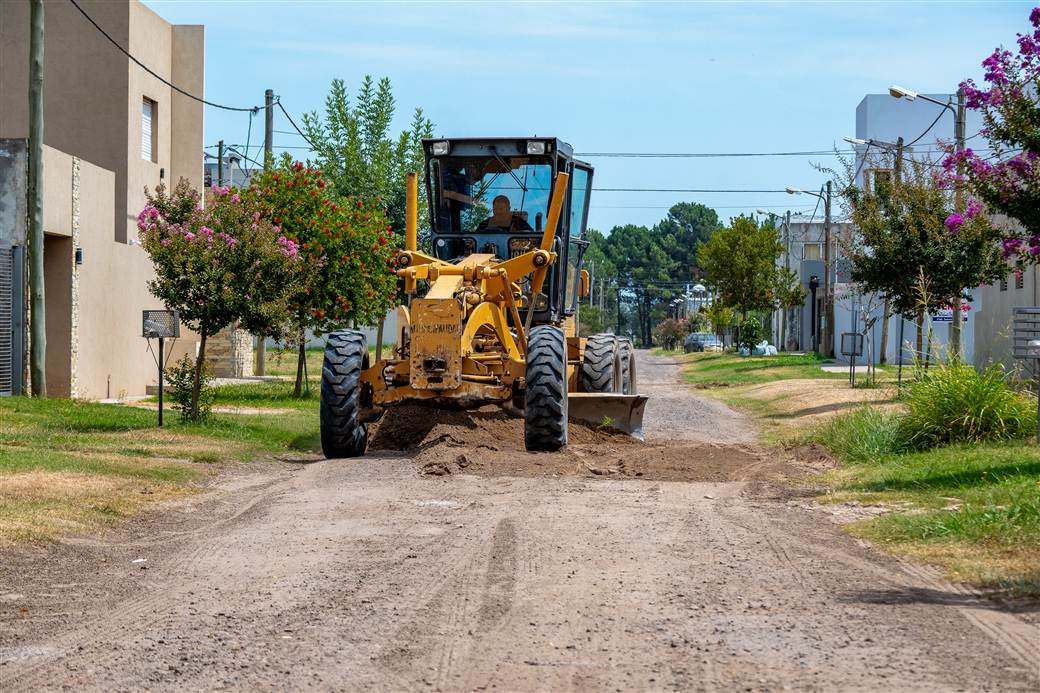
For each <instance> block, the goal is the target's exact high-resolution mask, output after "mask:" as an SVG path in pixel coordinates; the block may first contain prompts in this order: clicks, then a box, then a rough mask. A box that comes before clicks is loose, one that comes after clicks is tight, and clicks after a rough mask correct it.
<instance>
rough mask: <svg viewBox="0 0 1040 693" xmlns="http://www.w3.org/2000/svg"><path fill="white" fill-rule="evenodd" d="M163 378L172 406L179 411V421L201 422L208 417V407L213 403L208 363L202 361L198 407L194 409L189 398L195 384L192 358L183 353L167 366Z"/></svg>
mask: <svg viewBox="0 0 1040 693" xmlns="http://www.w3.org/2000/svg"><path fill="white" fill-rule="evenodd" d="M165 380H166V384H167V386H168V388H169V390H168V392H169V397H170V399H171V400H173V408H174V409H176V410H177V411H178V412H180V415H181V421H183V422H184V423H201V422H203V421H205V420H206V419H207V418H209V414H210V407H211V406H212V404H213V388H212V387H210V381H211V380H212V378H211V377H210V374H209V364H208V363H206V362H205V361H204V362H203V363H202V370H201V371H200V379H199V400H198V407H196V408H194V409H193V408H192V402H191V400H192V391H193V389H194V386H195V362H194V361H193V360H192V358H191V357H190V356H188V355H187V354H185V355H184V356H183V357H182V358H181V360H180V361H178V362H177V363H176V364H175V365H173V366H168V367H167V368H166V378H165Z"/></svg>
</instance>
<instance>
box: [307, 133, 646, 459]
mask: <svg viewBox="0 0 1040 693" xmlns="http://www.w3.org/2000/svg"><path fill="white" fill-rule="evenodd" d="M423 149H424V152H425V167H424V172H425V183H426V193H427V199H428V200H429V209H430V221H431V224H430V225H431V229H430V231H431V233H430V238H431V244H432V249H433V255H427V254H425V253H423V252H420V251H419V250H418V244H417V237H418V222H417V217H418V214H417V212H418V179H417V176H416V175H415V174H409V176H408V179H407V195H406V216H407V223H406V236H405V248H404V250H402V251H400V252H399V254H398V255H397V269H396V272H397V275H398V276H399V277H400V278H401V279H402V280H403V283H404V290H405V294H406V295H407V297H408V301H407V305H404V306H400V307H398V309H397V321H396V322H397V325H396V344H395V345H394V346H393V350H392V355H391V356H390V357H389V358H383V357H382V356H383V354H382V352H383V349H382V345H378V348H377V349H376V352H375V356H371V355H370V354H369V350H368V344H367V341H366V338H365V335H364V334H363V333H362V332H359V331H356V330H340V331H336V332H333V333H331V334H330V335H329V336H328V341H327V343H326V348H325V358H324V364H323V367H322V381H321V444H322V450H323V451H324V453H325V456H326V457H330V458H333V457H355V456H358V455H362V454H364V452H365V449H366V447H367V445H368V428H367V425H368V423H369V422H372V421H374V420H376V419H378V418H379V416H381V415H382V413H383V412H384V411H385V410H386V409H387V408H390V407H393V406H395V405H399V404H405V403H411V404H427V405H429V406H433V407H441V408H472V407H479V406H484V405H487V404H492V403H498V404H503V405H509V404H512V405H515V407H516V408H517V409H520V410H522V411H523V416H524V441H525V445H526V447H527V449H528V450H545V451H551V450H558V449H559V448H561V447H563V446H565V445H566V444H567V425H568V418H576V419H582V420H586V421H590V422H592V423H595V424H607V425H610V426H613V427H614V428H617V429H619V430H622V431H625V432H628V433H630V434H632V435H634V436H636V437H641V436H642V430H641V427H642V416H643V409H644V406H645V404H646V398H645V397H642V396H640V395H638V394H636V368H635V358H634V353H633V349H632V343H631V341H629V340H628V339H626V338H622V337H619V336H615V335H613V334H598V335H594V336H592V337H589V338H587V339H586V338H580V337H578V335H577V311H578V300H579V298H581V297H584V296H586V295H587V294H588V289H589V275H588V273H587V272H586V271H585V270H583V269H582V266H581V265H582V254H583V253H584V251H585V249H586V248H587V247H588V241H587V240H586V238H585V225H586V221H587V218H588V207H589V197H590V193H591V191H592V174H593V170H592V167H591V166H589V165H588V164H586V163H584V162H581V161H577V160H575V159H574V155H573V150H572V149H571V146H570V145H569V144H567V143H566V142H562V141H560V140H559V139H556V138H551V137H535V138H479V139H478V138H465V139H437V140H433V139H431V140H423Z"/></svg>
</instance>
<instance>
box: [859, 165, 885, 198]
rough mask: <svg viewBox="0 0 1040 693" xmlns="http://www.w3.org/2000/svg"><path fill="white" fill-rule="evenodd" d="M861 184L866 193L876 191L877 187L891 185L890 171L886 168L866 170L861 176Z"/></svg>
mask: <svg viewBox="0 0 1040 693" xmlns="http://www.w3.org/2000/svg"><path fill="white" fill-rule="evenodd" d="M863 183H864V186H865V187H866V189H867V191H868V192H870V191H871V190H873V191H875V192H876V191H877V189H878V186H879V185H890V184H891V183H892V170H891V169H887V168H871V169H867V171H866V173H865V174H864V176H863Z"/></svg>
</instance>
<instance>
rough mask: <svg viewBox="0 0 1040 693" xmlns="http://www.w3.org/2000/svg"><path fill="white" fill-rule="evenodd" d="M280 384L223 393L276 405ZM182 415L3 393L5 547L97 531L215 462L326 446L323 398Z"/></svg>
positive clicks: (1, 526) (192, 482)
mask: <svg viewBox="0 0 1040 693" xmlns="http://www.w3.org/2000/svg"><path fill="white" fill-rule="evenodd" d="M279 385H281V388H282V390H284V389H285V386H284V384H277V383H275V384H263V386H256V387H254V388H253V389H246V390H235V389H233V388H229V389H228V392H223V390H224V388H221V389H220V390H218V395H219V397H218V399H220V398H223V399H226V400H227V401H228V404H229V405H233V406H241V407H253V406H256V403H255V402H253V401H251V400H254V399H258V400H260V401H261V402H262V403H266V401H267V400H272V401H275V402H277V401H279V398H287V397H288V396H287V395H285V394H282V393H281V390H279V389H278V387H279ZM290 387H291V386H290ZM242 400H250V401H245V402H243V401H242ZM178 419H179V417H178V416H177V415H176V414H175V413H171V415H170V417H169V418H168V419H167V426H166V427H165V428H161V429H160V428H158V427H157V426H156V416H155V413H154V412H151V411H147V410H144V409H140V408H136V407H126V406H116V405H103V404H95V403H90V402H76V401H68V400H37V399H27V398H21V397H11V398H2V399H0V482H2V483H0V544H3V543H10V542H17V541H52V540H55V539H57V538H59V537H60V536H62V535H64V534H69V533H82V532H91V531H96V530H97V529H100V528H103V527H105V526H107V525H109V524H112V523H114V522H116V521H118V520H120V519H123V518H126V517H129V516H132V515H134V514H135V513H137V512H140V511H141V510H142V509H144V508H145V507H147V506H148V505H150V504H154V503H156V502H159V501H164V500H168V499H171V498H177V497H181V496H184V495H187V494H191V493H195V492H196V491H197V490H198V488H199V485H198V483H197V481H198V480H199V478H200V477H203V476H205V475H208V474H210V473H211V472H212V471H213V469H214V466H213V465H216V464H222V463H233V462H245V461H249V460H253V459H256V458H257V457H261V456H265V455H271V454H279V453H283V452H286V451H289V450H294V451H311V450H315V449H317V446H318V415H317V398H315V397H312V398H309V399H306V400H293V401H292V407H282V408H281V413H279V414H275V415H272V414H270V413H264V414H255V415H253V414H232V415H222V414H216V415H214V416H213V417H212V419H211V420H209V421H207V422H206V423H205V424H203V425H193V426H192V425H185V424H182V423H181V422H180V421H179V420H178Z"/></svg>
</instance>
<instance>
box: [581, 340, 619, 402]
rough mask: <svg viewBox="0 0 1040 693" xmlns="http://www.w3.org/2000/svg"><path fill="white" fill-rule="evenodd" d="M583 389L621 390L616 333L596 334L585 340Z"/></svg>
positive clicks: (593, 390)
mask: <svg viewBox="0 0 1040 693" xmlns="http://www.w3.org/2000/svg"><path fill="white" fill-rule="evenodd" d="M581 389H582V390H583V391H584V392H620V391H621V362H620V360H619V359H618V339H617V337H615V336H614V335H612V334H594V335H592V336H591V337H589V338H588V340H587V341H586V342H585V356H584V358H583V359H582V362H581Z"/></svg>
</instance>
